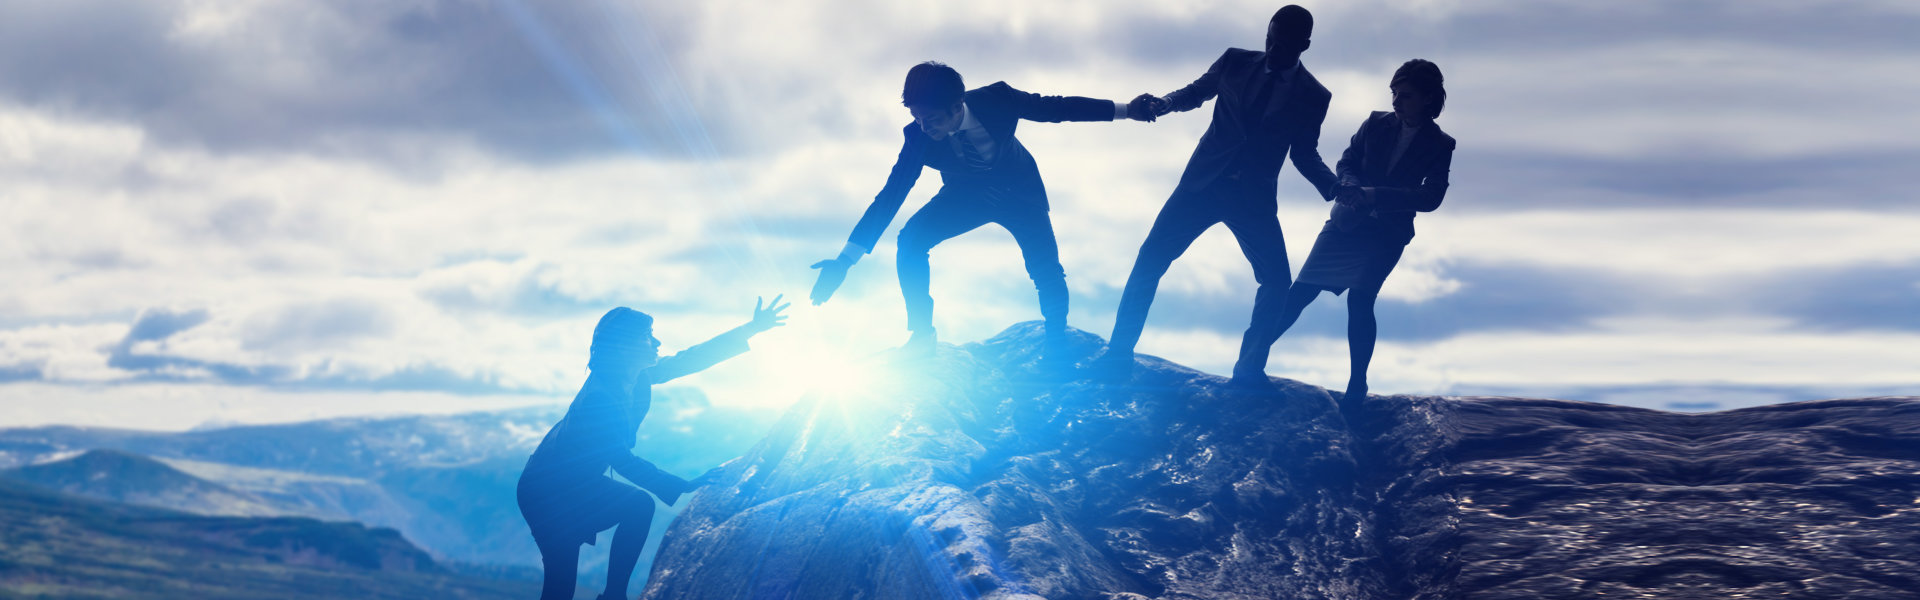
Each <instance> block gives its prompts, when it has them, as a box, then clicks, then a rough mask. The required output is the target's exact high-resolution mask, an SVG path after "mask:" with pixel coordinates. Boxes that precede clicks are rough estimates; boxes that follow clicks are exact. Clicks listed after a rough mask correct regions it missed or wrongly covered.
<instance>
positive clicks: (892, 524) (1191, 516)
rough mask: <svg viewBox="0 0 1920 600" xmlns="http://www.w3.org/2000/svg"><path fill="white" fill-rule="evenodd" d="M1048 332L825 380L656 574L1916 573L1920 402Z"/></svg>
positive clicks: (1758, 585)
mask: <svg viewBox="0 0 1920 600" xmlns="http://www.w3.org/2000/svg"><path fill="white" fill-rule="evenodd" d="M1040 337H1041V332H1040V330H1039V326H1038V324H1037V323H1024V324H1020V325H1016V326H1015V327H1013V328H1011V329H1009V330H1007V331H1006V332H1004V333H1002V334H1001V335H999V336H997V337H995V338H993V339H991V340H988V341H985V342H981V343H976V344H969V345H966V346H961V347H951V346H945V347H942V348H941V349H940V350H939V351H938V352H937V353H936V354H935V355H934V356H932V357H928V358H923V359H919V360H912V361H909V360H906V359H904V358H903V357H898V356H894V355H891V354H883V355H881V356H878V357H875V358H874V359H872V360H871V361H870V362H869V367H871V368H870V371H871V373H870V377H869V378H868V379H869V380H868V381H864V382H858V385H855V384H854V382H847V383H848V385H844V386H836V387H837V388H838V389H836V390H835V391H834V392H833V393H819V394H814V395H811V396H809V397H808V398H807V399H806V400H804V401H802V402H801V403H800V404H798V405H796V406H795V407H794V408H793V409H792V410H791V411H790V412H788V413H787V414H786V415H785V417H783V419H782V420H781V421H780V423H779V424H778V425H777V426H776V427H775V428H774V430H773V432H772V433H771V434H770V435H769V436H768V437H767V438H766V439H765V440H764V441H762V442H761V443H760V444H759V445H758V446H757V447H755V448H754V449H753V451H751V452H750V453H748V454H747V455H746V456H744V457H742V458H740V459H738V460H735V461H733V462H731V463H728V466H727V469H726V471H725V473H726V475H725V477H724V478H723V479H722V480H721V481H720V482H719V483H717V484H715V485H713V486H711V487H709V488H706V489H704V490H702V491H701V492H700V493H699V494H698V495H696V496H695V497H694V498H693V500H692V501H691V504H690V505H689V506H688V507H687V508H686V510H685V512H683V513H682V514H681V516H680V517H679V519H678V520H676V521H675V522H674V524H673V526H672V528H671V529H670V530H669V531H668V532H667V534H666V541H665V543H664V544H665V545H664V546H663V547H662V548H661V550H660V553H659V558H658V559H657V560H656V561H655V563H654V566H653V573H652V577H651V579H650V582H649V584H648V586H647V589H646V592H645V593H644V594H643V598H648V599H682V598H693V599H698V598H714V599H722V598H724V599H735V598H822V599H836V600H840V599H850V600H852V599H875V600H879V599H889V600H890V599H920V598H926V599H961V598H978V599H990V600H1038V599H1050V600H1080V599H1087V600H1149V599H1152V600H1185V599H1199V598H1209V599H1211V598H1227V599H1268V598H1299V599H1312V598H1329V599H1371V598H1474V599H1482V598H1488V599H1503V598H1515V599H1518V598H1595V599H1600V598H1660V599H1670V598H1677V599H1686V598H1808V599H1812V598H1823V599H1824V598H1920V592H1915V591H1914V590H1920V577H1916V575H1915V573H1920V570H1916V569H1915V567H1916V565H1915V561H1916V560H1917V559H1920V536H1916V535H1915V534H1914V533H1913V532H1915V531H1920V528H1916V525H1920V523H1916V522H1915V520H1916V515H1920V402H1917V401H1916V400H1917V399H1915V398H1875V399H1860V400H1835V401H1823V402H1806V403H1797V404H1787V405H1778V406H1770V407H1763V408H1756V409H1747V410H1740V411H1729V412H1722V413H1711V414H1702V415H1689V414H1676V413H1665V412H1659V411H1650V410H1644V409H1634V408H1625V407H1617V406H1609V405H1599V404H1590V403H1580V402H1566V401H1555V400H1535V399H1519V398H1441V397H1419V396H1373V397H1371V398H1367V399H1365V401H1364V402H1345V403H1343V402H1340V401H1339V399H1338V398H1336V397H1335V396H1336V395H1330V394H1329V393H1328V392H1327V391H1326V390H1322V389H1320V388H1317V387H1313V386H1309V385H1305V384H1301V383H1298V382H1293V381H1289V380H1284V379H1276V380H1275V382H1274V383H1275V385H1274V386H1273V388H1272V389H1246V388H1230V387H1228V386H1227V382H1226V381H1225V380H1224V379H1222V378H1220V377H1216V376H1212V375H1207V374H1204V373H1200V372H1198V371H1194V370H1192V369H1187V368H1184V367H1181V366H1179V365H1175V364H1172V363H1168V362H1165V361H1161V360H1158V359H1154V358H1151V357H1144V356H1143V357H1141V358H1140V360H1139V362H1138V364H1137V366H1136V369H1135V372H1134V374H1133V376H1132V378H1131V379H1130V380H1128V381H1126V382H1119V383H1112V382H1110V383H1101V382H1095V381H1088V380H1085V379H1081V378H1077V377H1073V376H1048V375H1046V374H1045V373H1044V372H1043V370H1041V369H1039V368H1037V366H1036V363H1037V361H1036V359H1037V357H1036V354H1037V351H1038V348H1039V347H1040ZM1075 342H1076V345H1077V346H1078V347H1079V349H1081V350H1084V351H1091V350H1092V349H1093V348H1097V347H1098V346H1099V344H1100V343H1101V342H1100V340H1099V339H1098V338H1096V337H1094V336H1091V335H1087V334H1084V333H1079V332H1076V339H1075Z"/></svg>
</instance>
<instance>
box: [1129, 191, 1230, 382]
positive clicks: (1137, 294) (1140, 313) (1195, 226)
mask: <svg viewBox="0 0 1920 600" xmlns="http://www.w3.org/2000/svg"><path fill="white" fill-rule="evenodd" d="M1206 208H1207V207H1206V206H1205V205H1204V204H1203V203H1202V202H1200V201H1197V200H1195V199H1193V198H1190V197H1184V196H1183V195H1181V194H1179V193H1178V192H1176V193H1175V194H1174V197H1173V198H1172V199H1170V200H1167V205H1166V206H1164V207H1162V208H1161V209H1160V215H1159V216H1158V217H1155V218H1154V220H1153V229H1150V230H1148V231H1147V240H1146V241H1145V242H1141V243H1140V255H1139V256H1138V257H1136V258H1134V260H1133V271H1132V272H1131V273H1128V274H1127V285H1126V288H1124V289H1123V290H1122V291H1121V292H1120V307H1119V309H1118V310H1117V311H1116V313H1117V314H1116V315H1115V316H1114V320H1113V335H1112V337H1110V338H1108V340H1107V354H1106V357H1105V360H1109V361H1115V363H1116V364H1117V363H1118V361H1123V360H1124V361H1125V363H1126V366H1128V367H1131V366H1132V365H1133V348H1134V346H1135V345H1137V344H1139V343H1140V333H1141V331H1142V330H1144V329H1146V326H1147V310H1148V309H1149V308H1151V307H1152V306H1153V296H1154V293H1155V292H1156V291H1157V290H1158V289H1159V288H1160V278H1161V277H1162V276H1165V275H1166V274H1167V269H1168V268H1170V267H1172V266H1173V261H1174V259H1177V258H1180V255H1181V254H1185V253H1186V251H1187V247H1189V246H1192V245H1193V240H1195V239H1198V238H1199V237H1200V234H1201V233H1203V232H1205V231H1206V230H1207V228H1208V227H1212V226H1213V224H1214V223H1218V222H1219V219H1218V218H1216V217H1215V216H1214V215H1212V214H1210V211H1207V210H1206Z"/></svg>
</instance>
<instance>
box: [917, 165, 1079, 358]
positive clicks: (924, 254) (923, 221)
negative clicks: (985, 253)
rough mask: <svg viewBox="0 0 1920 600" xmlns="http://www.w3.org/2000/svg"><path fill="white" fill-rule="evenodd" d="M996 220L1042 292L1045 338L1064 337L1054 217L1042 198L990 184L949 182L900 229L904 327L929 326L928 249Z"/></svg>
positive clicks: (1063, 280) (1063, 286)
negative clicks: (965, 185) (1026, 196)
mask: <svg viewBox="0 0 1920 600" xmlns="http://www.w3.org/2000/svg"><path fill="white" fill-rule="evenodd" d="M988 223H995V224H998V225H1000V226H1001V227H1005V228H1006V229H1007V233H1011V234H1013V241H1014V243H1015V244H1018V245H1019V246H1020V256H1021V258H1022V259H1023V260H1024V261H1025V263H1026V268H1027V276H1028V277H1030V278H1032V279H1033V285H1034V288H1035V289H1036V290H1037V291H1038V292H1039V295H1040V316H1041V317H1042V318H1044V319H1046V331H1047V335H1048V336H1049V337H1064V336H1065V335H1066V326H1067V274H1066V269H1065V268H1064V267H1061V266H1060V244H1059V242H1058V241H1056V240H1055V239H1054V237H1053V220H1052V218H1051V217H1049V216H1048V214H1047V207H1046V205H1045V204H1044V203H1042V202H1039V201H1035V200H1029V199H1021V198H1015V197H1011V196H1010V195H1009V194H1007V193H1005V192H1003V191H999V190H994V189H991V188H975V187H968V188H956V187H955V186H947V187H944V188H941V190H940V192H939V193H937V194H934V196H933V199H932V200H930V201H928V202H927V205H926V206H924V207H921V208H920V210H919V211H918V212H915V213H914V214H913V217H912V218H909V219H907V224H906V225H904V226H902V227H901V228H900V238H899V243H898V244H897V247H898V251H899V254H898V257H897V259H896V260H895V265H896V267H897V268H898V269H899V273H900V294H901V295H902V296H904V297H905V298H906V301H907V329H909V330H911V331H927V330H931V329H932V328H933V295H932V294H931V293H929V290H928V287H929V285H930V283H931V278H932V267H931V265H929V263H928V252H929V251H931V250H932V249H933V247H934V246H936V245H939V244H940V242H944V241H946V240H948V239H951V238H953V237H955V236H958V235H960V234H963V233H966V232H969V231H973V230H974V229H978V228H979V227H980V226H982V225H986V224H988Z"/></svg>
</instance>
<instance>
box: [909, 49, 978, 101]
mask: <svg viewBox="0 0 1920 600" xmlns="http://www.w3.org/2000/svg"><path fill="white" fill-rule="evenodd" d="M966 93H967V84H966V83H965V82H962V81H961V80H960V72H959V71H955V70H953V67H949V66H947V65H945V64H941V63H938V62H934V61H931V60H930V61H927V62H923V63H920V64H917V65H914V66H913V68H912V69H908V70H907V85H906V88H905V89H903V90H901V91H900V103H901V104H905V105H907V106H908V107H909V108H911V107H915V106H919V107H930V108H946V107H949V106H953V105H954V103H957V102H959V101H960V98H961V97H962V96H964V95H966Z"/></svg>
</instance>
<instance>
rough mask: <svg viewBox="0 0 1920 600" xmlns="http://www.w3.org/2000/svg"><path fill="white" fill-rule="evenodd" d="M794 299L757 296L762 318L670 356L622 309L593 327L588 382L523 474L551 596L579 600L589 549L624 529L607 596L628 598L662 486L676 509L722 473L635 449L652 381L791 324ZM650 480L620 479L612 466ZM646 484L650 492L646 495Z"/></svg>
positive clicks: (612, 554) (638, 317)
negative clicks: (675, 469)
mask: <svg viewBox="0 0 1920 600" xmlns="http://www.w3.org/2000/svg"><path fill="white" fill-rule="evenodd" d="M786 308H787V305H785V304H781V303H780V297H779V296H775V297H774V299H773V302H772V303H771V304H767V305H764V306H763V305H761V304H759V303H758V301H756V302H755V305H754V309H753V320H752V321H748V322H747V324H745V325H741V326H739V327H736V328H734V329H733V330H731V331H728V332H726V333H723V334H720V335H719V336H717V337H715V338H713V339H711V340H708V341H706V342H704V343H702V344H700V345H697V346H694V347H692V348H688V349H686V350H684V351H681V352H680V353H679V354H675V355H673V356H669V357H667V358H660V340H659V339H657V338H655V337H653V317H650V316H647V314H646V313H642V312H640V311H637V310H633V309H631V308H627V307H624V306H623V307H620V308H616V309H613V310H610V311H607V314H606V315H604V316H601V317H600V323H599V324H597V325H595V326H594V327H593V346H592V349H591V350H590V358H588V359H587V369H588V375H587V382H586V384H584V385H582V386H580V393H579V394H576V395H574V397H573V405H572V406H569V407H567V415H566V416H565V417H563V418H561V419H560V422H559V423H556V424H554V426H553V429H552V430H550V431H548V432H547V437H546V438H545V439H542V440H540V446H539V447H538V448H535V449H534V451H533V456H532V457H529V458H528V459H527V467H526V470H524V471H521V473H520V485H519V490H518V497H519V501H520V515H521V516H523V517H525V518H526V520H527V527H528V528H530V529H532V530H533V540H534V543H535V544H536V545H538V546H539V547H540V560H541V562H542V565H543V566H544V567H545V569H546V580H545V585H544V587H542V589H541V591H540V598H541V599H542V600H569V599H571V598H573V588H574V580H575V579H576V578H577V577H578V576H579V573H578V568H579V561H580V545H581V544H592V543H594V541H595V538H596V537H598V535H599V533H600V532H601V531H605V530H606V529H607V528H610V527H615V526H618V527H619V529H618V530H617V531H615V532H614V534H613V547H612V549H610V550H609V551H608V560H607V588H606V591H605V593H603V594H602V595H601V596H600V597H601V598H603V599H617V600H624V599H625V597H626V594H627V581H628V580H629V579H632V578H633V569H634V567H635V566H636V565H637V564H638V563H639V562H640V550H641V549H643V548H644V547H645V546H646V543H647V529H648V528H649V526H650V525H651V522H652V520H653V498H652V497H651V496H648V495H647V492H652V493H653V495H655V496H659V497H660V500H661V501H662V502H666V503H667V504H669V505H671V504H673V503H675V502H677V501H679V499H680V495H681V494H685V493H687V492H690V491H692V490H693V489H694V488H696V487H699V486H702V485H706V484H708V483H711V479H712V477H713V476H714V475H715V473H716V472H717V471H718V469H715V470H713V471H708V472H707V474H706V475H702V476H700V477H698V478H695V479H694V480H692V481H688V480H685V479H681V478H679V477H677V476H674V475H673V474H672V473H668V472H666V471H662V470H660V468H659V467H655V466H653V463H650V462H647V461H646V460H645V459H642V458H640V457H638V456H634V454H633V442H634V436H635V433H636V431H637V430H638V429H639V427H640V421H641V420H642V419H645V418H646V417H647V409H648V408H650V407H651V406H652V404H653V390H652V386H653V385H654V384H657V383H664V382H667V381H669V380H672V379H674V378H677V377H680V376H683V375H688V374H692V373H697V372H700V371H701V370H703V369H706V368H707V367H711V366H713V365H715V364H717V363H719V362H720V361H723V360H726V359H728V358H732V357H734V356H737V355H739V354H740V353H743V352H746V351H747V339H748V338H751V337H753V336H754V335H755V334H758V333H760V332H763V331H766V330H768V329H772V328H774V327H779V326H781V325H783V324H785V321H786V316H785V315H782V314H780V313H781V311H783V310H786ZM609 467H611V468H612V469H613V470H614V472H617V473H619V474H620V476H621V477H624V478H626V480H627V481H631V482H633V484H634V485H637V486H640V487H639V488H635V487H634V486H633V485H627V484H624V483H620V482H618V481H614V480H613V478H611V477H608V476H607V469H608V468H609ZM642 489H644V490H646V491H644V492H643V491H641V490H642Z"/></svg>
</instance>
